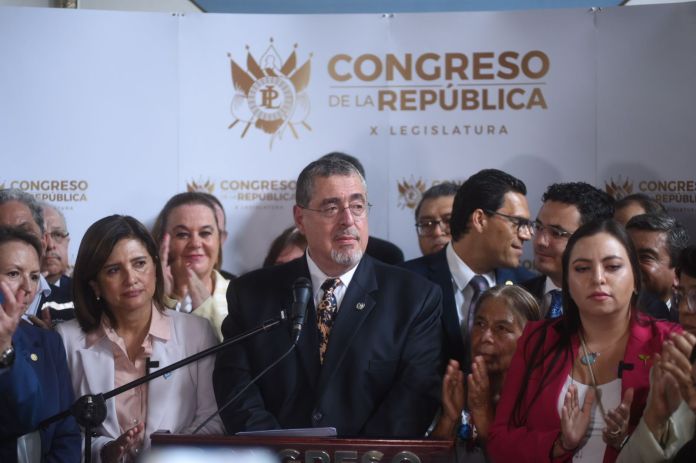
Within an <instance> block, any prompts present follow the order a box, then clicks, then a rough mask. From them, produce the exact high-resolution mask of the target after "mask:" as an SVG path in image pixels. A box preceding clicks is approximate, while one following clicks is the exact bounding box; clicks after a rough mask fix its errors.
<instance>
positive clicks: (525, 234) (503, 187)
mask: <svg viewBox="0 0 696 463" xmlns="http://www.w3.org/2000/svg"><path fill="white" fill-rule="evenodd" d="M526 194H527V187H526V186H525V184H524V183H523V182H522V181H521V180H519V179H517V178H515V177H513V176H512V175H510V174H508V173H505V172H503V171H500V170H497V169H484V170H482V171H480V172H478V173H476V174H474V175H472V176H471V177H469V179H468V180H467V181H465V182H464V183H463V184H462V186H461V187H460V188H459V190H458V191H457V194H456V195H455V197H454V205H453V207H452V218H451V220H450V233H451V235H452V241H451V242H450V243H449V244H448V245H447V246H446V247H445V248H444V249H443V250H441V251H438V252H436V253H435V254H430V255H427V256H423V257H420V258H418V259H414V260H411V261H408V262H406V263H404V264H403V266H404V267H405V268H407V269H409V270H411V271H414V272H416V273H418V274H420V275H423V276H425V277H426V278H428V279H429V280H430V281H432V282H434V283H437V284H438V285H440V288H441V289H442V294H443V304H442V306H443V307H442V322H443V326H444V343H445V345H444V354H445V356H446V357H447V358H451V359H455V360H457V361H458V362H459V364H460V365H461V367H462V369H463V370H464V371H465V372H466V371H468V370H469V365H470V364H471V358H470V357H471V352H470V341H469V330H470V328H471V324H472V323H473V313H472V310H473V308H474V306H475V304H476V300H477V299H478V297H479V296H480V294H481V292H483V291H484V290H485V289H486V288H489V287H492V286H496V285H504V284H514V283H518V282H521V281H524V280H526V279H529V278H530V277H532V276H533V274H532V273H531V272H529V271H528V270H526V269H524V268H521V267H519V265H520V257H521V256H522V245H523V244H524V242H525V241H527V240H529V239H530V238H531V237H532V234H533V231H534V230H533V228H532V223H531V222H530V220H529V207H528V206H527V199H526V197H525V195H526Z"/></svg>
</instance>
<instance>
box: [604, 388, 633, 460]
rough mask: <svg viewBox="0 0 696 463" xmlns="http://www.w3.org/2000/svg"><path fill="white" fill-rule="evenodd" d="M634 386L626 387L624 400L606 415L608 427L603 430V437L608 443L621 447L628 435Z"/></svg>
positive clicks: (617, 447) (616, 447)
mask: <svg viewBox="0 0 696 463" xmlns="http://www.w3.org/2000/svg"><path fill="white" fill-rule="evenodd" d="M632 402H633V388H632V387H631V388H628V389H626V392H625V393H624V397H623V400H622V401H621V403H620V404H619V406H618V407H616V408H615V409H614V410H609V411H608V412H607V416H606V417H605V422H606V427H605V428H604V429H603V430H602V439H603V440H604V442H605V443H606V444H607V445H610V446H612V447H614V448H615V449H620V448H621V445H622V444H623V442H624V440H625V439H626V436H627V435H628V420H629V418H630V416H631V403H632Z"/></svg>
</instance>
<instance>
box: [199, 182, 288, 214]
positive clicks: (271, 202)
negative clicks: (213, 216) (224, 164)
mask: <svg viewBox="0 0 696 463" xmlns="http://www.w3.org/2000/svg"><path fill="white" fill-rule="evenodd" d="M295 185H296V181H295V180H284V179H271V178H269V179H222V180H215V179H212V178H210V177H198V178H195V179H191V180H189V181H188V182H187V183H186V190H187V191H200V192H203V193H210V194H213V195H215V196H217V197H218V199H220V200H222V201H226V200H229V201H234V206H233V207H234V209H281V208H283V207H285V206H287V205H288V203H292V202H294V201H295Z"/></svg>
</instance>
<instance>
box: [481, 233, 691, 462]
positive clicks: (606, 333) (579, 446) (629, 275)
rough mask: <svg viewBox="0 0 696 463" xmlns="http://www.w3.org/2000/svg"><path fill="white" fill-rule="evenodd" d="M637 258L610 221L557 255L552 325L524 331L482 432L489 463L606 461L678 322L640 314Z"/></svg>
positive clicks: (635, 415)
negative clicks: (558, 284)
mask: <svg viewBox="0 0 696 463" xmlns="http://www.w3.org/2000/svg"><path fill="white" fill-rule="evenodd" d="M639 290H640V273H639V266H638V260H637V257H636V253H635V250H634V249H633V245H632V243H631V242H630V239H629V238H628V236H627V235H626V232H625V230H624V229H623V227H621V226H620V225H618V224H617V223H616V222H614V221H612V220H608V221H601V222H592V223H588V224H585V225H583V226H582V227H580V229H578V230H577V231H576V232H575V234H573V236H572V237H571V238H570V239H569V241H568V245H567V247H566V250H565V252H564V255H563V307H564V313H565V316H564V317H562V318H560V319H558V320H546V321H541V322H532V323H529V324H528V325H527V327H526V328H525V332H524V334H523V335H522V338H521V339H520V340H519V342H518V345H517V351H516V353H515V356H514V358H513V360H512V363H511V365H510V369H509V370H508V373H507V377H506V381H505V385H504V387H503V393H502V397H501V399H500V402H499V404H498V409H497V412H496V418H495V421H494V424H493V426H492V428H491V433H490V441H489V445H488V452H489V457H490V459H491V460H492V461H494V462H498V461H500V462H505V461H516V462H525V461H528V462H540V461H570V460H571V459H572V460H574V461H604V462H613V461H614V460H615V459H616V457H617V455H618V451H619V450H620V449H621V446H622V445H623V443H624V442H625V440H626V437H627V436H628V435H629V434H630V433H631V432H632V430H633V429H634V428H635V426H636V425H637V423H638V420H639V419H640V417H641V414H642V412H643V409H644V407H645V402H646V399H647V395H648V390H649V372H650V367H651V364H652V361H653V359H654V356H655V354H656V353H659V352H660V351H661V348H662V342H663V340H664V339H665V338H666V337H667V335H668V333H669V332H671V331H675V330H679V328H678V327H677V325H674V324H672V323H668V322H660V321H656V320H654V319H652V318H650V317H648V316H646V315H642V314H639V313H638V312H637V309H636V308H635V306H634V303H635V299H636V295H637V293H638V291H639Z"/></svg>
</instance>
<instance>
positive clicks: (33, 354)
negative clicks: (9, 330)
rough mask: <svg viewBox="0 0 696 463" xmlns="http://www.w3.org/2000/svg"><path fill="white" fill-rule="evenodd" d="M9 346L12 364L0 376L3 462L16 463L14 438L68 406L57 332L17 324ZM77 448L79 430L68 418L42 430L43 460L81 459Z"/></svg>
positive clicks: (64, 366) (68, 391)
mask: <svg viewBox="0 0 696 463" xmlns="http://www.w3.org/2000/svg"><path fill="white" fill-rule="evenodd" d="M12 344H13V345H14V347H15V352H16V353H15V355H16V358H15V363H14V364H13V365H12V366H11V367H10V368H9V371H6V372H3V373H2V374H0V412H1V413H2V414H1V416H2V419H0V461H2V462H6V461H7V462H11V461H15V460H16V458H17V447H16V439H17V437H19V436H21V435H22V434H25V433H27V432H30V431H32V430H33V429H35V428H36V427H37V426H38V423H39V422H40V421H42V420H45V419H46V418H49V417H51V416H53V415H55V414H57V413H58V412H62V411H63V410H66V409H67V408H69V407H70V405H72V403H73V392H72V385H71V382H70V373H69V372H68V364H67V362H66V360H65V348H64V347H63V342H62V341H61V339H60V336H58V334H56V333H55V332H53V331H48V330H44V329H41V328H37V327H35V326H32V325H29V324H28V323H24V322H20V324H19V326H18V327H17V331H16V332H15V335H14V336H13V338H12ZM6 413H10V414H6ZM9 418H11V419H9ZM81 445H82V437H81V435H80V429H79V428H78V426H77V423H76V422H75V420H74V419H73V418H72V417H69V418H66V419H64V420H62V421H59V422H58V423H53V424H52V425H50V426H48V428H46V429H43V430H41V447H42V461H46V462H68V461H80V456H81V454H82V452H81Z"/></svg>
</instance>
